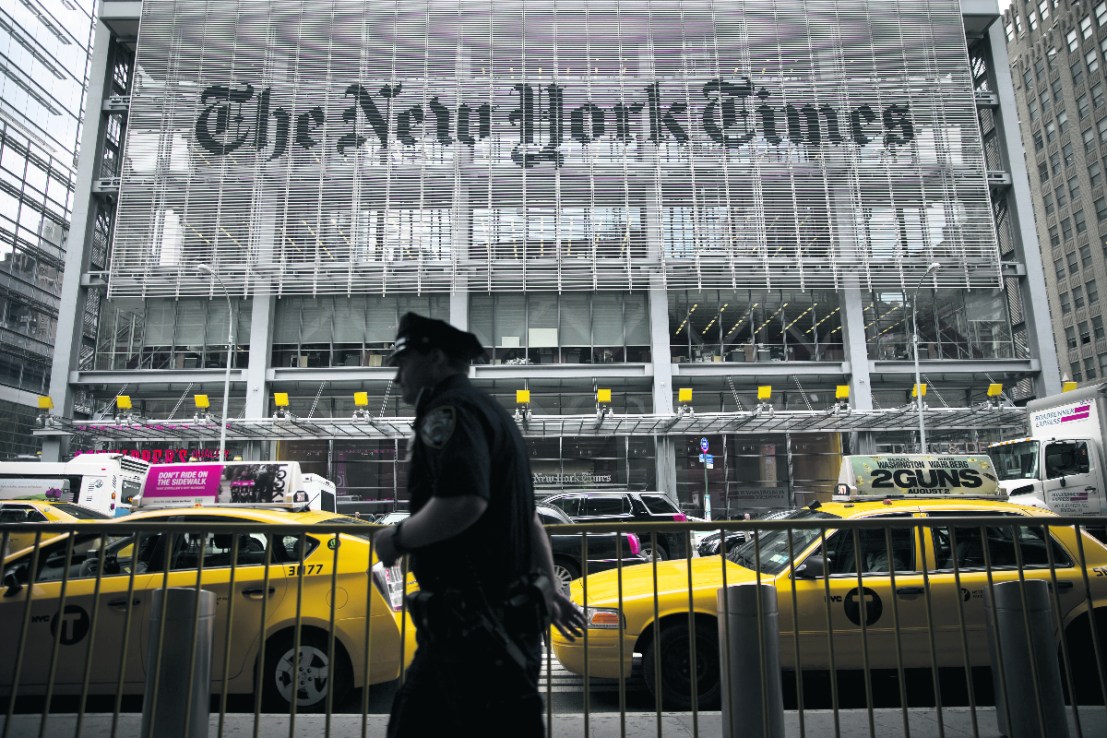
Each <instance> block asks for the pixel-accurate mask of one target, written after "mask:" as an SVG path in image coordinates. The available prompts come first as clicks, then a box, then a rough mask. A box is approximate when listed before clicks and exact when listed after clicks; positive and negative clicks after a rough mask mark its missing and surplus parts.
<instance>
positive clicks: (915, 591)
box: [896, 587, 926, 597]
mask: <svg viewBox="0 0 1107 738" xmlns="http://www.w3.org/2000/svg"><path fill="white" fill-rule="evenodd" d="M925 591H926V590H925V589H923V588H922V587H897V588H896V594H898V595H902V596H904V597H914V596H916V595H921V594H922V593H923V592H925Z"/></svg>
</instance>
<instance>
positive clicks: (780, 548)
mask: <svg viewBox="0 0 1107 738" xmlns="http://www.w3.org/2000/svg"><path fill="white" fill-rule="evenodd" d="M777 519H778V520H795V521H799V520H837V519H838V516H837V515H831V514H829V513H824V512H819V511H818V510H811V509H810V508H806V507H805V508H803V509H800V510H792V511H791V512H788V513H785V514H784V515H781V516H780V517H778V518H777ZM788 531H789V529H787V528H778V529H775V530H764V531H759V532H758V535H757V538H754V539H753V540H751V541H750V542H749V543H744V544H742V545H741V546H738V547H737V548H735V549H734V550H733V551H731V552H730V553H729V554H727V558H728V559H730V561H732V562H733V563H735V564H738V565H739V566H744V567H746V568H747V569H757V564H758V562H760V564H761V572H762V573H764V574H779V573H780V572H782V571H784V569H785V568H786V567H787V566H788V565H790V564H791V563H792V556H793V555H799V554H800V553H802V552H803V551H804V550H805V549H806V548H807V547H808V546H809V545H810V544H811V543H812V542H813V541H814V540H815V539H817V538H818V537H819V532H820V529H819V528H793V529H791V531H792V541H791V546H790V547H789V542H788ZM758 549H760V553H759V552H758ZM758 556H760V559H758Z"/></svg>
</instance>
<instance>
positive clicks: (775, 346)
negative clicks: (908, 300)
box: [669, 290, 903, 363]
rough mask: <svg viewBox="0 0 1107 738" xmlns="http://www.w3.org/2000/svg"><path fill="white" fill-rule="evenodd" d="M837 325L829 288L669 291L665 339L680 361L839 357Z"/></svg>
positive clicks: (838, 315)
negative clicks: (667, 338) (822, 289)
mask: <svg viewBox="0 0 1107 738" xmlns="http://www.w3.org/2000/svg"><path fill="white" fill-rule="evenodd" d="M871 308H872V305H871V304H870V312H871ZM868 316H869V313H866V317H868ZM900 317H901V318H902V317H903V315H902V313H901V315H900ZM841 325H842V323H841V313H840V308H839V305H838V300H837V298H836V297H835V296H834V293H832V292H824V291H819V290H815V291H811V292H799V291H792V290H769V291H766V290H760V291H758V290H753V291H751V290H737V291H732V290H696V291H693V290H690V291H687V292H684V291H680V292H677V291H674V292H670V293H669V337H670V338H669V340H670V342H671V351H672V357H673V360H674V361H676V362H680V363H683V362H738V363H749V362H766V361H841V360H842V358H843V346H842V327H841Z"/></svg>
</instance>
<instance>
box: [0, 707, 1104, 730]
mask: <svg viewBox="0 0 1107 738" xmlns="http://www.w3.org/2000/svg"><path fill="white" fill-rule="evenodd" d="M908 716H909V720H910V731H911V732H910V735H911V736H914V737H916V738H932V737H933V738H936V737H937V736H938V735H939V732H938V720H937V714H936V713H935V711H934V710H933V709H929V708H922V709H919V708H915V709H910V710H908ZM1068 716H1069V725H1070V735H1072V736H1076V735H1078V733H1077V731H1076V730H1075V727H1073V726H1074V723H1073V718H1072V712H1071V710H1070V711H1069V713H1068ZM41 717H42V716H41V715H16V716H15V717H14V718H13V719H12V725H11V732H10V734H9V735H10V736H12V738H32V737H33V736H38V734H39V727H40V721H41ZM803 717H804V721H805V722H804V730H803V732H802V733H801V731H800V720H799V714H798V713H797V712H795V711H789V712H786V713H785V724H786V731H787V735H788V736H789V738H791V737H793V736H795V737H796V738H799V736H801V735H803V736H816V737H818V738H822V737H824V736H831V735H835V729H834V713H833V712H831V711H830V710H807V711H805V712H804V713H803ZM942 718H943V724H944V728H945V735H946V736H948V737H949V738H962V737H963V736H972V735H980V736H985V737H987V738H992V737H993V736H994V737H997V738H998V736H999V735H1000V733H999V730H998V728H997V727H996V717H995V709H994V708H991V707H983V708H979V709H977V711H976V718H977V731H978V732H977V733H974V732H973V724H972V716H971V714H970V711H969V709H968V708H967V707H952V708H947V709H944V710H942ZM838 720H839V729H838V731H837V732H838V734H840V735H843V736H864V735H870V727H869V714H868V713H867V712H866V711H864V710H843V711H841V712H839V713H838ZM1080 722H1081V727H1082V728H1083V735H1085V736H1095V735H1100V736H1102V735H1107V709H1104V708H1103V707H1090V706H1089V707H1084V708H1082V709H1081V710H1080ZM111 723H112V716H111V715H103V714H95V715H86V716H85V718H84V722H83V724H82V726H81V736H82V738H84V737H87V738H106V737H107V736H109V735H111ZM366 723H367V724H366V733H365V734H366V735H368V736H382V735H384V732H385V726H386V725H387V724H388V716H387V715H370V716H369V717H368V718H367V720H366ZM76 724H77V716H76V715H68V714H59V715H51V716H50V718H49V721H48V723H47V726H46V735H47V736H58V738H61V737H63V736H73V735H75V733H74V729H75V728H76ZM3 725H4V719H3V718H2V717H0V726H3ZM218 726H219V718H218V716H213V717H212V719H211V725H210V730H209V733H208V735H209V736H211V738H215V736H217V735H219V733H218ZM325 726H326V718H325V716H323V715H300V716H297V718H296V729H295V735H297V736H311V737H312V738H319V737H320V736H323V735H324V734H325ZM141 727H142V715H140V714H136V713H127V714H123V715H120V716H119V725H118V727H117V733H116V734H117V735H119V736H127V737H129V736H133V735H137V734H138V732H139V730H141ZM698 727H699V730H698V733H697V732H695V731H693V722H692V716H691V714H689V713H682V712H671V713H663V714H662V716H661V729H660V733H659V732H658V720H657V715H656V713H641V712H636V713H628V714H627V715H626V729H625V735H628V736H636V737H637V736H644V735H659V734H660V735H661V736H672V737H673V738H678V737H679V738H684V737H692V736H698V737H702V738H721V736H722V721H721V715H720V713H718V712H704V713H700V715H699V726H698ZM258 733H259V735H264V736H272V735H288V734H289V718H288V716H287V715H262V716H261V725H260V730H259V731H258ZM253 734H254V716H253V715H251V714H229V715H227V716H226V718H225V721H224V725H223V736H226V738H249V737H251V736H253ZM361 734H362V724H361V716H360V715H345V714H340V715H332V716H331V731H330V735H331V736H334V737H335V738H360V736H361ZM622 734H623V733H622V732H621V731H620V719H619V715H618V714H617V713H608V714H601V715H593V716H592V718H591V720H590V721H589V735H590V736H594V737H595V738H618V737H619V736H620V735H622ZM583 735H584V716H583V715H580V714H575V715H572V714H564V715H554V729H553V736H552V737H551V738H577V737H578V736H583ZM872 735H875V736H879V737H880V738H886V737H890V736H906V735H907V733H906V732H905V731H904V727H903V713H902V711H900V710H898V709H879V710H874V711H873V728H872Z"/></svg>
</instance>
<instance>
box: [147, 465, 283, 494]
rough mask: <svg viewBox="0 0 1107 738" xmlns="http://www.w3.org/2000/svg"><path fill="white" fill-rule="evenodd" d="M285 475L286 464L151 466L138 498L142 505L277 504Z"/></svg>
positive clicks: (281, 492)
mask: <svg viewBox="0 0 1107 738" xmlns="http://www.w3.org/2000/svg"><path fill="white" fill-rule="evenodd" d="M288 474H289V468H288V466H287V465H286V464H256V463H250V462H244V463H229V464H220V463H217V462H216V463H207V464H202V463H201V464H155V465H153V466H151V467H150V471H149V473H148V474H147V475H146V484H145V486H144V487H143V489H142V498H143V503H144V504H149V503H159V504H167V503H168V504H213V503H221V502H222V503H226V502H231V503H258V502H279V501H281V500H283V499H284V493H285V491H286V485H287V483H288Z"/></svg>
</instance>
